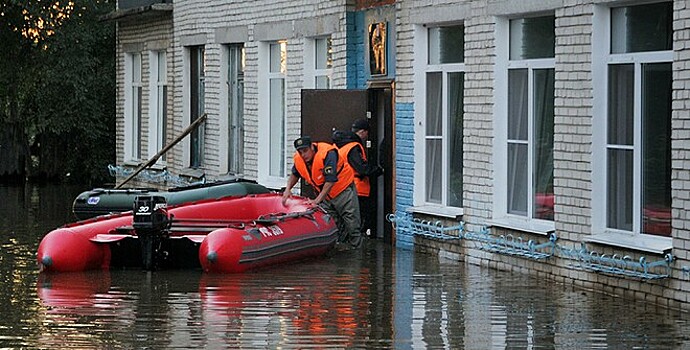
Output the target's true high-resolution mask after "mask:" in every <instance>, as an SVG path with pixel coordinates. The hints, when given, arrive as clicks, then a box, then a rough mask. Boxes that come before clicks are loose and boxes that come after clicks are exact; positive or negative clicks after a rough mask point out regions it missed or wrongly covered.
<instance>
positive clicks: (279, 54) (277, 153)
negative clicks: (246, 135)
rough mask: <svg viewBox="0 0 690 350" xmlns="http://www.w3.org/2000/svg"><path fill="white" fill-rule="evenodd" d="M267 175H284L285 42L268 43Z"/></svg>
mask: <svg viewBox="0 0 690 350" xmlns="http://www.w3.org/2000/svg"><path fill="white" fill-rule="evenodd" d="M268 54H269V60H268V61H269V67H268V83H269V142H270V146H269V176H272V177H279V178H284V177H285V166H286V165H285V128H286V125H285V119H286V109H285V105H286V103H285V99H286V94H285V80H286V79H285V78H286V77H287V42H286V41H279V42H274V43H270V44H269V53H268Z"/></svg>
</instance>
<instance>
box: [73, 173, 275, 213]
mask: <svg viewBox="0 0 690 350" xmlns="http://www.w3.org/2000/svg"><path fill="white" fill-rule="evenodd" d="M268 192H270V190H269V189H267V188H266V187H264V186H261V185H259V184H257V183H256V182H254V181H249V180H243V179H236V180H230V181H220V182H212V183H206V184H197V185H191V186H184V187H174V188H171V189H169V190H167V191H158V190H155V189H142V188H137V189H132V188H130V189H105V188H95V189H92V190H90V191H85V192H82V193H80V194H79V195H78V196H77V198H75V199H74V203H73V204H72V211H73V212H74V215H75V216H76V217H77V219H80V220H85V219H88V218H92V217H94V216H99V215H108V214H112V213H120V212H124V211H128V210H132V203H134V199H135V198H136V197H137V196H160V197H163V198H165V200H166V202H167V203H168V205H178V204H183V203H188V202H194V201H199V200H203V199H211V198H215V199H218V198H222V197H227V196H241V195H247V194H259V193H268Z"/></svg>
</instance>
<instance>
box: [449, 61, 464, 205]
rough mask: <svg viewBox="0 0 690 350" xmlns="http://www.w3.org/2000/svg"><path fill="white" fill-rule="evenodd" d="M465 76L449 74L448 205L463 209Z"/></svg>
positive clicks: (458, 73)
mask: <svg viewBox="0 0 690 350" xmlns="http://www.w3.org/2000/svg"><path fill="white" fill-rule="evenodd" d="M464 77H465V74H464V73H461V72H456V73H449V74H448V127H449V130H448V136H449V140H448V142H449V145H448V146H449V149H450V151H449V152H448V158H449V159H448V171H449V174H448V185H449V186H448V194H447V195H448V205H449V206H453V207H462V159H463V148H462V135H463V128H462V117H463V114H462V113H463V100H462V99H463V91H464Z"/></svg>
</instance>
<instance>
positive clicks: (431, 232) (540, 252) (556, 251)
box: [387, 212, 690, 280]
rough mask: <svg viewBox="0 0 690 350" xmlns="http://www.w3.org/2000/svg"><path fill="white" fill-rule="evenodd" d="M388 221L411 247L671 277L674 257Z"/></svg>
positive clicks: (396, 218)
mask: <svg viewBox="0 0 690 350" xmlns="http://www.w3.org/2000/svg"><path fill="white" fill-rule="evenodd" d="M387 219H388V221H390V222H391V223H392V224H393V228H394V229H395V230H396V234H397V235H399V236H400V237H401V240H402V241H404V242H406V243H407V244H408V245H411V244H412V243H413V240H412V237H414V236H422V237H428V238H434V239H441V240H460V239H465V240H467V241H468V242H472V243H474V244H475V248H477V249H481V250H484V251H488V252H492V253H498V254H503V255H511V256H519V257H524V258H529V259H533V260H543V259H547V258H550V257H552V256H558V257H561V258H564V259H570V260H573V261H575V262H574V263H571V264H569V266H570V267H572V268H576V269H582V270H587V271H592V272H597V273H602V274H608V275H615V276H623V277H629V278H639V279H643V280H654V279H663V278H668V277H669V276H670V275H671V263H672V262H673V261H674V257H673V255H671V254H666V255H665V256H664V258H663V259H661V260H657V261H652V262H649V261H647V257H644V256H641V257H639V258H638V259H637V260H635V259H633V258H632V257H630V256H628V255H624V256H620V255H617V254H613V255H607V254H599V253H597V252H595V251H589V250H588V249H587V246H586V245H585V243H582V244H581V246H580V248H579V249H568V248H565V247H564V246H561V245H559V244H557V243H556V241H557V240H558V237H557V236H556V234H555V233H552V234H550V235H549V239H548V241H546V242H543V243H537V242H535V241H533V240H525V239H523V238H522V237H520V236H514V235H511V234H507V235H499V236H495V235H492V234H491V233H490V232H489V229H488V228H487V227H483V228H482V229H481V230H480V231H479V232H469V231H465V229H464V223H463V222H460V224H459V225H457V226H445V225H443V224H442V223H441V222H440V221H437V222H430V221H424V220H419V219H415V218H413V216H412V215H411V214H410V213H407V212H405V213H402V214H401V213H399V212H396V213H395V214H389V215H388V216H387ZM683 272H684V273H685V274H686V275H690V267H683Z"/></svg>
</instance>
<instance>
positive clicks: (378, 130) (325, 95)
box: [301, 89, 394, 242]
mask: <svg viewBox="0 0 690 350" xmlns="http://www.w3.org/2000/svg"><path fill="white" fill-rule="evenodd" d="M358 118H368V119H369V124H370V128H371V130H370V131H369V142H368V144H367V148H366V152H367V159H368V160H369V161H370V162H374V163H377V164H379V165H381V166H382V167H383V168H384V169H385V173H384V174H383V175H382V176H380V177H379V178H378V179H371V180H372V181H371V186H372V187H371V197H372V202H373V203H374V205H373V207H372V208H370V210H372V211H375V213H374V214H373V215H372V216H373V217H374V218H375V222H374V223H373V224H372V236H374V237H377V238H383V239H384V240H385V241H386V242H392V227H391V225H386V223H385V216H386V213H390V212H392V210H393V201H394V196H393V156H392V155H393V152H392V145H393V143H392V140H393V138H392V137H393V130H394V125H393V117H392V92H391V89H371V90H306V89H305V90H302V123H301V127H302V128H301V130H302V135H309V136H311V138H312V140H314V141H318V142H332V139H331V137H332V134H333V131H334V130H349V129H350V128H351V126H352V122H353V121H354V120H355V119H358ZM301 188H302V195H305V196H312V195H313V192H312V191H311V188H309V187H308V186H306V185H305V184H304V183H302V186H301Z"/></svg>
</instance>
